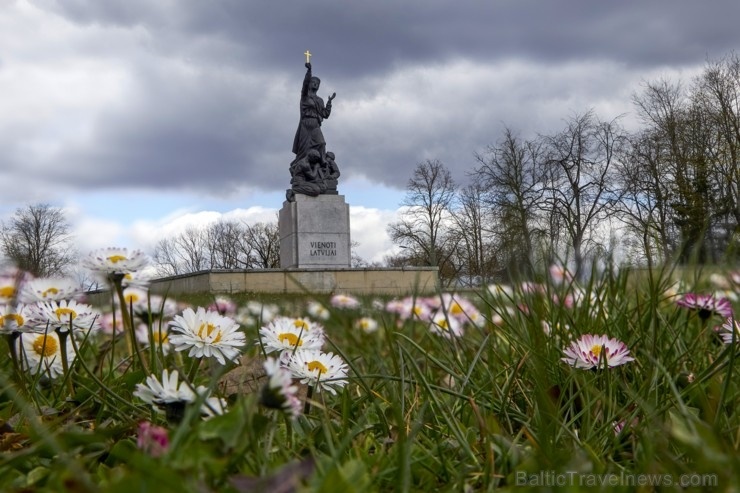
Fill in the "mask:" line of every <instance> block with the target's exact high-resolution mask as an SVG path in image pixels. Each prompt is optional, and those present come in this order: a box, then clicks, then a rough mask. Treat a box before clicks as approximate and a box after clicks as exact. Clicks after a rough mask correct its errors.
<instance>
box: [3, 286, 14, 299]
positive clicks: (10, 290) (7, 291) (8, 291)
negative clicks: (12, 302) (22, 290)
mask: <svg viewBox="0 0 740 493" xmlns="http://www.w3.org/2000/svg"><path fill="white" fill-rule="evenodd" d="M0 296H1V297H3V298H12V297H13V296H15V287H13V286H3V287H1V288H0Z"/></svg>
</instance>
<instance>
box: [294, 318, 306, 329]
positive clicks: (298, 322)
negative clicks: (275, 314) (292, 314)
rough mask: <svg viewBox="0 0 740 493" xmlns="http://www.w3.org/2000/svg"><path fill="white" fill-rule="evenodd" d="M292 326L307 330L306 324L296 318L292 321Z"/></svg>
mask: <svg viewBox="0 0 740 493" xmlns="http://www.w3.org/2000/svg"><path fill="white" fill-rule="evenodd" d="M293 325H294V326H295V327H297V328H299V329H304V330H308V324H307V323H306V321H305V320H301V319H298V318H297V319H295V320H293Z"/></svg>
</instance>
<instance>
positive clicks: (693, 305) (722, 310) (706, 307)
mask: <svg viewBox="0 0 740 493" xmlns="http://www.w3.org/2000/svg"><path fill="white" fill-rule="evenodd" d="M676 305H678V306H680V307H683V308H688V309H689V310H696V312H697V313H698V315H699V318H701V319H702V320H707V319H708V318H709V317H711V316H712V315H719V316H720V317H722V318H730V317H732V303H730V300H728V299H727V298H716V297H715V296H714V295H711V294H696V293H688V294H685V295H683V297H681V298H680V299H679V300H677V301H676Z"/></svg>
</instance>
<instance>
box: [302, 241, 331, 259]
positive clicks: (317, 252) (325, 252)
mask: <svg viewBox="0 0 740 493" xmlns="http://www.w3.org/2000/svg"><path fill="white" fill-rule="evenodd" d="M310 244H311V250H310V251H309V255H310V256H311V257H336V256H337V242H336V241H312V242H310Z"/></svg>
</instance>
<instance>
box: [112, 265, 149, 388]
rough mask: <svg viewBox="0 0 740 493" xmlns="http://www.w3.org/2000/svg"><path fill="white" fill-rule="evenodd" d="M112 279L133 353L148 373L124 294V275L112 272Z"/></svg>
mask: <svg viewBox="0 0 740 493" xmlns="http://www.w3.org/2000/svg"><path fill="white" fill-rule="evenodd" d="M110 279H111V282H112V284H113V286H114V287H115V289H116V294H117V295H118V301H119V304H120V305H121V320H123V327H124V330H126V331H127V332H128V334H129V337H130V341H129V348H133V349H132V353H135V354H136V359H137V360H138V361H139V365H141V368H142V370H144V373H148V372H149V370H148V369H147V366H146V363H145V362H144V357H143V356H142V355H141V350H140V349H139V345H138V344H137V342H136V331H135V329H134V323H133V320H132V318H131V314H130V313H129V311H128V310H127V306H128V304H127V303H126V297H125V296H123V275H118V274H112V275H111V276H110Z"/></svg>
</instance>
